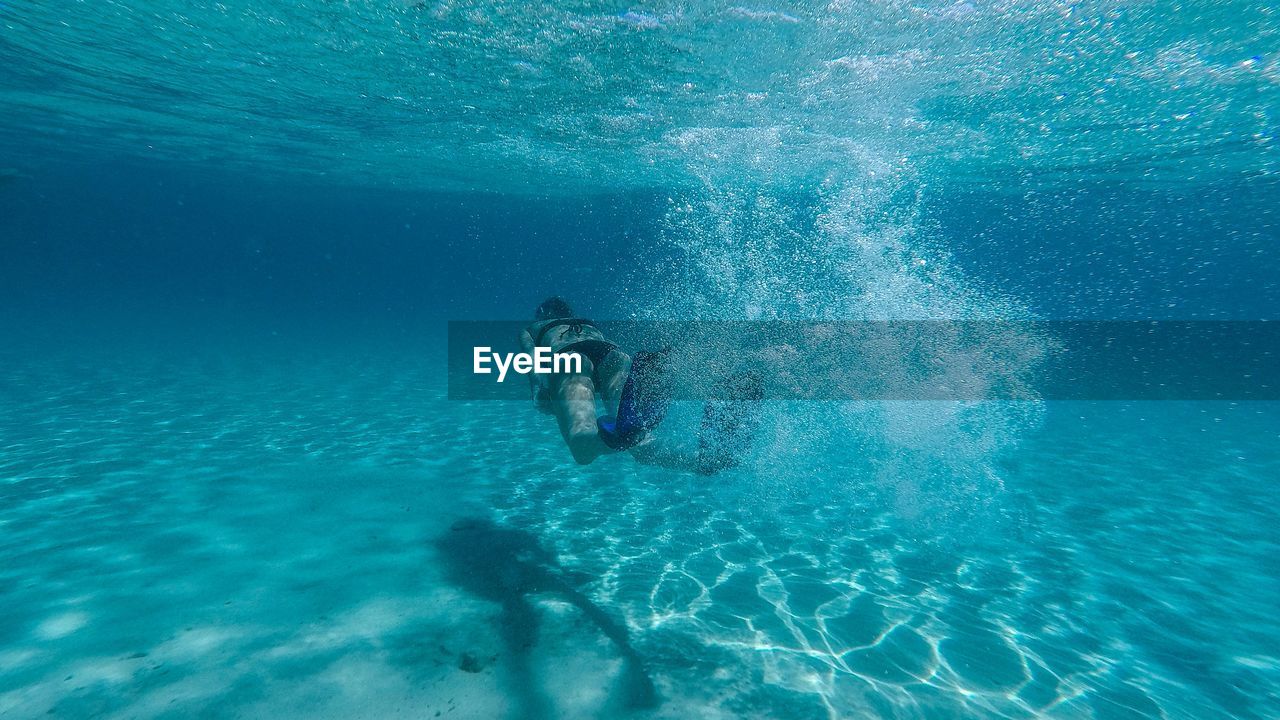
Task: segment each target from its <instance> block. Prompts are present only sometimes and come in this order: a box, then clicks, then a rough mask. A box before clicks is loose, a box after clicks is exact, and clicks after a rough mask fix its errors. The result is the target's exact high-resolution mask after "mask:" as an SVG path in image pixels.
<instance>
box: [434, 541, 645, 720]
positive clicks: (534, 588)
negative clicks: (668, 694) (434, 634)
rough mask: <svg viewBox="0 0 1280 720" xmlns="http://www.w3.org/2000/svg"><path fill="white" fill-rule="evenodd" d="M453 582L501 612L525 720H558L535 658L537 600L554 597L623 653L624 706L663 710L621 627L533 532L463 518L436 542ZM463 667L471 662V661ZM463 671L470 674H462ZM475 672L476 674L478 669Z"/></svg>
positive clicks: (501, 629)
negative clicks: (541, 684)
mask: <svg viewBox="0 0 1280 720" xmlns="http://www.w3.org/2000/svg"><path fill="white" fill-rule="evenodd" d="M435 545H436V548H437V549H438V550H439V551H440V554H441V556H442V557H443V559H444V563H445V573H446V577H447V578H448V579H449V580H450V581H451V582H453V583H455V584H456V585H458V586H459V587H461V588H462V589H464V590H466V591H468V592H470V593H472V594H474V595H476V596H477V597H480V598H483V599H485V600H489V601H491V602H495V603H498V604H499V605H501V606H502V610H501V613H500V614H499V615H498V618H497V624H498V634H499V636H500V637H501V638H502V641H503V644H504V645H505V649H506V654H507V659H508V663H507V665H508V667H509V669H510V672H509V676H510V684H511V686H512V687H511V690H512V691H513V694H514V695H515V697H516V698H517V703H518V706H519V708H520V710H521V713H522V715H523V717H525V718H531V719H532V718H549V717H552V716H553V713H552V711H551V702H550V700H549V699H548V698H547V697H546V696H545V695H544V694H543V693H542V692H541V691H540V690H539V689H538V688H537V686H536V684H535V682H534V672H533V668H532V666H531V663H530V657H529V651H530V649H531V648H532V647H533V645H534V643H535V642H537V638H538V626H539V617H538V610H537V608H536V607H534V606H533V604H532V603H531V602H530V596H531V595H535V594H538V593H552V594H554V595H556V596H558V597H560V598H562V599H564V600H567V601H568V602H569V603H571V604H572V605H573V606H574V607H576V608H578V609H579V610H580V611H581V612H582V613H583V615H585V616H586V618H587V619H588V620H590V621H591V622H592V623H593V624H594V625H595V626H596V627H597V628H598V629H599V630H600V632H601V633H602V634H603V635H604V636H605V637H607V638H609V639H610V640H611V641H613V643H614V645H616V646H617V648H618V652H619V653H620V654H621V655H622V656H623V658H624V659H625V660H626V667H625V672H624V675H623V678H622V684H621V686H620V687H618V688H617V693H618V695H619V698H620V700H621V704H622V705H623V707H627V708H648V707H654V706H656V705H657V704H658V701H659V699H658V695H657V692H656V691H655V689H654V686H653V681H652V680H651V679H650V677H649V673H648V670H647V669H646V668H645V663H644V660H643V658H641V656H640V654H639V653H637V652H636V650H635V649H634V648H633V647H632V646H631V640H630V638H629V636H628V633H627V630H626V628H625V627H624V626H623V625H622V623H621V622H620V621H618V620H616V619H614V618H613V617H612V616H611V615H610V614H609V612H608V611H606V610H605V609H604V608H602V607H600V606H599V605H597V604H596V603H594V602H592V601H591V599H590V598H588V597H587V596H586V595H585V594H583V593H582V592H581V591H580V590H578V589H577V588H576V587H574V584H573V573H572V572H571V571H570V570H568V569H566V568H564V567H562V566H561V565H560V564H559V562H558V560H557V558H556V556H555V555H554V554H552V553H551V552H549V551H547V550H546V549H545V548H544V547H543V546H542V544H541V543H539V541H538V538H537V537H536V536H534V535H533V534H532V533H529V532H526V531H524V530H520V529H518V528H513V527H507V526H503V525H500V524H498V523H495V522H493V521H491V520H488V519H484V518H464V519H462V520H458V521H457V522H455V523H454V524H453V526H452V527H451V528H450V529H449V531H448V532H447V533H445V534H444V535H441V536H440V537H439V538H437V539H436V542H435ZM462 662H463V663H464V664H467V663H468V662H469V656H467V655H464V657H463V661H462ZM462 669H463V670H467V669H468V668H466V667H463V668H462ZM471 671H472V672H474V670H471Z"/></svg>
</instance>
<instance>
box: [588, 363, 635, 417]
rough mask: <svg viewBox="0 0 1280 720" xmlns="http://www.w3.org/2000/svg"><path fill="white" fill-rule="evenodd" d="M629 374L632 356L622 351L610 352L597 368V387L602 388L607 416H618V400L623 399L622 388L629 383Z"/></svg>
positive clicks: (601, 394)
mask: <svg viewBox="0 0 1280 720" xmlns="http://www.w3.org/2000/svg"><path fill="white" fill-rule="evenodd" d="M629 372H631V356H630V355H627V354H626V353H624V352H622V351H621V350H612V351H610V352H609V354H608V355H606V356H605V357H604V359H603V360H601V362H600V365H599V366H597V367H596V385H597V386H598V387H599V388H600V399H601V400H603V401H604V408H605V414H606V415H614V416H617V414H618V399H619V398H621V397H622V386H623V385H625V384H626V383H627V373H629Z"/></svg>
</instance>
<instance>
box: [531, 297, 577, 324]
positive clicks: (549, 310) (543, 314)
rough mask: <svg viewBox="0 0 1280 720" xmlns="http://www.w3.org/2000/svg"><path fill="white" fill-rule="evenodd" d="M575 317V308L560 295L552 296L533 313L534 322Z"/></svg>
mask: <svg viewBox="0 0 1280 720" xmlns="http://www.w3.org/2000/svg"><path fill="white" fill-rule="evenodd" d="M567 317H573V308H572V307H571V306H570V305H569V303H568V302H566V301H565V299H564V298H562V297H560V296H559V295H552V296H551V297H549V298H547V299H546V300H543V301H542V304H541V305H539V306H538V309H537V310H534V311H533V319H534V320H554V319H556V318H567Z"/></svg>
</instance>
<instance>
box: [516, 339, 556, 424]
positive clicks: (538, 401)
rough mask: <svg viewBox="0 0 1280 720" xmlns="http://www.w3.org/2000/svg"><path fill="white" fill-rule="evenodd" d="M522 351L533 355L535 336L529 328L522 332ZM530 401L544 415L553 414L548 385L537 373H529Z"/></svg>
mask: <svg viewBox="0 0 1280 720" xmlns="http://www.w3.org/2000/svg"><path fill="white" fill-rule="evenodd" d="M520 351H521V352H525V353H528V354H530V355H532V354H533V351H534V346H533V335H532V334H531V333H530V332H529V328H525V329H524V330H521V331H520ZM529 399H530V400H532V401H533V405H534V407H536V408H538V410H540V411H542V412H544V413H550V412H551V398H550V397H548V396H547V385H546V383H544V382H543V381H542V376H541V375H539V374H537V373H529Z"/></svg>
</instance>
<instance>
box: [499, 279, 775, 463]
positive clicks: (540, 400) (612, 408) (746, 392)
mask: <svg viewBox="0 0 1280 720" xmlns="http://www.w3.org/2000/svg"><path fill="white" fill-rule="evenodd" d="M520 347H521V348H522V349H523V351H524V352H526V353H529V354H533V352H534V351H535V350H536V349H537V348H539V347H543V348H548V349H549V350H550V352H551V353H553V354H576V355H578V356H580V359H581V365H580V366H578V363H573V365H574V366H575V367H574V370H580V372H557V373H551V374H532V375H530V376H529V382H530V390H531V393H532V399H533V402H534V405H535V406H536V407H537V408H538V410H539V411H541V412H544V413H549V414H552V415H554V416H555V418H556V423H557V424H558V425H559V427H560V434H561V436H562V437H563V438H564V442H565V444H566V445H567V446H568V447H569V452H570V453H572V455H573V459H574V460H575V461H577V462H578V463H579V464H582V465H587V464H590V463H591V462H593V461H595V459H596V458H598V457H600V456H601V455H607V454H610V453H616V452H621V451H628V452H630V453H631V455H632V457H634V458H635V459H636V460H637V461H639V462H642V463H645V464H649V465H661V466H664V467H670V468H674V469H680V470H692V471H694V472H697V473H700V474H703V475H710V474H714V473H717V472H720V471H721V470H725V469H727V468H730V467H733V466H735V465H738V464H739V463H740V456H741V454H742V452H743V451H744V450H745V449H746V447H747V445H748V444H749V442H750V437H751V434H752V432H753V431H754V429H755V417H756V414H755V413H754V412H751V410H750V404H751V403H754V402H755V401H758V400H760V399H761V397H762V390H761V383H760V382H759V379H758V378H756V377H755V376H754V375H746V376H739V377H736V378H734V379H733V380H732V382H731V384H730V385H728V386H726V387H728V388H729V393H728V396H729V397H730V398H731V399H729V400H713V401H708V402H707V404H706V405H705V407H704V409H703V416H702V425H701V428H700V430H699V434H698V444H697V450H696V451H694V452H689V451H687V450H683V449H681V448H679V447H676V446H674V445H672V444H671V443H663V442H659V441H658V440H657V439H656V438H654V436H653V431H654V430H655V429H656V428H657V427H658V425H659V424H661V423H662V421H663V419H665V417H666V414H667V409H668V408H669V406H670V404H671V382H670V380H671V379H670V377H669V373H668V369H667V356H668V355H669V353H670V352H671V349H670V348H666V349H664V350H661V351H658V352H647V351H644V350H641V351H638V352H636V353H635V354H634V355H628V354H627V353H626V352H624V351H623V350H622V349H621V348H620V347H619V346H618V345H617V343H614V342H612V341H610V340H609V339H608V338H606V337H605V335H604V333H603V332H602V331H601V330H600V329H599V328H598V327H596V325H595V324H594V323H592V322H591V321H590V320H587V319H584V318H580V317H576V314H575V313H574V311H573V307H572V306H571V305H570V304H569V303H568V302H567V301H565V300H564V299H563V298H560V297H556V296H552V297H549V298H547V299H546V300H544V301H542V303H541V304H540V305H538V307H537V309H535V310H534V320H533V322H532V323H531V324H530V325H528V326H527V327H526V328H525V329H524V330H523V331H522V332H521V333H520ZM597 395H599V397H600V399H601V401H602V402H603V404H604V408H605V414H604V415H602V416H599V417H597V415H596V396H597Z"/></svg>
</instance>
